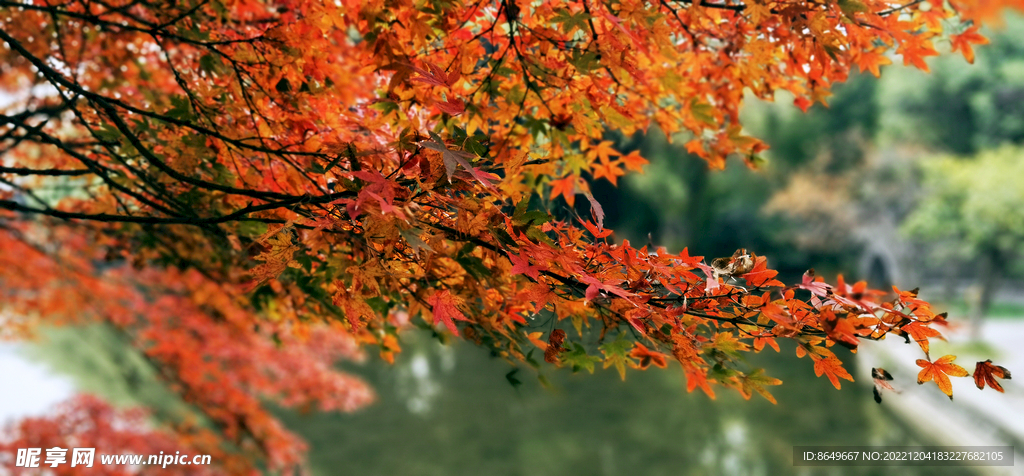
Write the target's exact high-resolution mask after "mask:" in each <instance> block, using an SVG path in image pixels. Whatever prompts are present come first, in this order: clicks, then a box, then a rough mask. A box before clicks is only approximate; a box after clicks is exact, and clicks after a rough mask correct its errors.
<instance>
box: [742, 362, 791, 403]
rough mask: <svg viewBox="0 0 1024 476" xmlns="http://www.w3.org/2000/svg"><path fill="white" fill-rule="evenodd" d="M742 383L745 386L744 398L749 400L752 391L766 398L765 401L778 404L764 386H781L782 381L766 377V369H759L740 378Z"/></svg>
mask: <svg viewBox="0 0 1024 476" xmlns="http://www.w3.org/2000/svg"><path fill="white" fill-rule="evenodd" d="M740 382H741V383H742V384H743V396H744V397H745V398H747V399H749V398H750V395H751V391H754V392H757V393H758V394H759V395H761V396H762V397H764V398H765V400H768V401H769V402H772V404H776V403H778V402H776V401H775V397H773V396H772V394H771V393H768V390H765V388H764V386H765V385H780V384H782V380H779V379H777V378H773V377H769V376H767V375H765V374H764V369H757V370H754V371H753V372H751V373H750V374H748V375H744V376H743V377H740Z"/></svg>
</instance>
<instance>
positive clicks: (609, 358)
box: [598, 334, 636, 380]
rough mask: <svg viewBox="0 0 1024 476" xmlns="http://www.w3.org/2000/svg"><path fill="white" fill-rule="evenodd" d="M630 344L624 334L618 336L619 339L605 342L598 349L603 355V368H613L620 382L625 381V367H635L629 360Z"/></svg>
mask: <svg viewBox="0 0 1024 476" xmlns="http://www.w3.org/2000/svg"><path fill="white" fill-rule="evenodd" d="M632 345H633V344H632V343H631V342H630V341H629V340H627V339H626V338H625V335H624V334H619V337H618V338H617V339H615V340H614V341H611V342H605V343H604V344H601V345H600V346H599V347H598V349H599V350H600V351H601V353H602V354H604V368H606V369H607V368H608V367H611V366H615V370H616V371H618V372H619V377H620V378H622V380H626V365H629V366H633V365H636V364H635V363H634V362H633V361H632V360H631V359H630V355H629V354H630V348H631V347H632Z"/></svg>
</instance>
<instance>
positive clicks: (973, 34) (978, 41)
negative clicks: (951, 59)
mask: <svg viewBox="0 0 1024 476" xmlns="http://www.w3.org/2000/svg"><path fill="white" fill-rule="evenodd" d="M978 28H979V26H978V25H974V26H972V27H970V28H968V29H967V30H964V32H963V33H961V34H959V35H951V36H950V37H949V43H950V45H951V46H952V49H953V52H954V53H955V52H956V51H957V50H960V52H961V53H962V54H963V55H964V59H965V60H967V62H968V63H970V64H974V48H973V47H972V46H971V44H975V45H987V44H988V38H985V37H984V36H983V35H982V34H981V33H978Z"/></svg>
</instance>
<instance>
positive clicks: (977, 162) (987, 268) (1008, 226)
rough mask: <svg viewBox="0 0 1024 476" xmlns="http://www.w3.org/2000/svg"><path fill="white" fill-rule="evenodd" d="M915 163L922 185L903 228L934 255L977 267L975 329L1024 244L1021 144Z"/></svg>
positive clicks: (937, 257) (1023, 160)
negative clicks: (918, 197) (917, 198)
mask: <svg viewBox="0 0 1024 476" xmlns="http://www.w3.org/2000/svg"><path fill="white" fill-rule="evenodd" d="M919 165H920V167H921V169H922V171H923V174H924V179H923V182H924V188H923V191H922V195H921V196H920V200H919V201H918V205H917V207H916V208H915V209H914V211H913V212H912V213H911V214H910V216H909V217H908V218H907V220H906V222H905V223H904V224H903V229H904V231H906V232H907V233H908V234H909V235H910V236H912V237H914V238H917V239H919V240H921V241H923V242H925V243H927V244H928V245H929V248H930V252H931V253H933V256H934V257H935V259H937V260H942V261H944V262H945V261H948V260H949V259H951V258H954V259H959V260H960V261H961V262H963V263H966V264H967V265H968V266H969V267H971V268H974V269H975V270H977V275H978V277H979V288H980V289H979V291H978V295H977V296H976V297H975V299H976V301H977V303H976V305H975V306H972V309H971V319H972V322H973V323H974V329H975V331H977V328H978V325H979V323H980V319H981V318H982V317H983V316H984V315H985V314H986V313H987V312H988V309H989V307H990V305H991V304H992V298H993V296H994V295H995V292H996V289H997V287H998V285H999V281H1000V279H1001V278H1002V277H1003V276H1005V275H1006V274H1007V271H1009V270H1010V267H1011V266H1012V263H1013V262H1014V260H1016V259H1018V258H1020V255H1021V251H1020V250H1021V246H1022V244H1024V214H1022V213H1021V211H1020V208H1021V204H1024V149H1021V148H1019V147H1012V146H1003V147H1000V148H998V149H993V150H986V151H983V152H980V153H978V154H976V155H974V156H972V157H969V158H958V157H950V156H945V157H941V158H935V159H929V160H924V161H921V163H920V164H919Z"/></svg>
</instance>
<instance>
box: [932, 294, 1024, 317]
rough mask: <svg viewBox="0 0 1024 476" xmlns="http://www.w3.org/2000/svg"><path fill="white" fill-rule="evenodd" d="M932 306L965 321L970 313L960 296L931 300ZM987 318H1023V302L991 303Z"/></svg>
mask: <svg viewBox="0 0 1024 476" xmlns="http://www.w3.org/2000/svg"><path fill="white" fill-rule="evenodd" d="M932 304H933V308H934V309H935V310H936V311H939V312H948V313H949V317H950V318H951V319H956V320H958V321H966V320H967V316H969V315H970V307H969V306H968V305H967V303H966V302H965V301H964V299H962V298H958V299H950V300H939V299H935V300H933V301H932ZM985 317H986V318H988V319H1024V304H1021V303H1016V302H1008V301H997V302H994V303H992V306H991V307H990V308H989V310H988V314H986V316H985Z"/></svg>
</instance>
